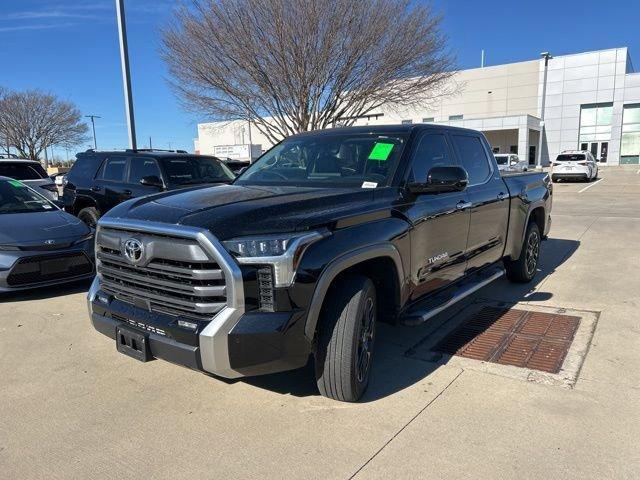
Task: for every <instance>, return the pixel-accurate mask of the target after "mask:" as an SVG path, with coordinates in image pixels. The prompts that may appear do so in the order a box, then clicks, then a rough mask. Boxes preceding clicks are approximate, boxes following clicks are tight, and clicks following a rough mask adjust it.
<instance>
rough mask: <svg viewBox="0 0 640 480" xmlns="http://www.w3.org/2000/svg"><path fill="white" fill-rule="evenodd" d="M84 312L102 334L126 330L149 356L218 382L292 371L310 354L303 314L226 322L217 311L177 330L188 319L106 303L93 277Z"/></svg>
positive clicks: (257, 315)
mask: <svg viewBox="0 0 640 480" xmlns="http://www.w3.org/2000/svg"><path fill="white" fill-rule="evenodd" d="M104 300H107V303H105V302H104ZM88 308H89V313H90V316H91V323H92V324H93V326H94V328H95V329H96V330H97V331H99V332H100V333H102V334H103V335H106V336H107V337H109V338H112V339H114V340H115V338H116V329H117V327H118V326H120V325H127V326H128V327H130V328H133V329H135V330H138V331H140V332H141V333H145V334H146V335H147V336H148V345H149V350H150V354H151V356H152V357H154V358H160V359H163V360H166V361H168V362H171V363H175V364H178V365H182V366H185V367H187V368H190V369H193V370H198V371H202V372H206V373H210V374H213V375H217V376H221V377H226V378H238V377H244V376H254V375H262V374H268V373H275V372H282V371H286V370H293V369H296V368H300V367H303V366H304V365H305V364H306V363H307V361H308V358H309V354H310V353H311V345H310V343H309V342H308V340H307V339H306V337H305V335H304V320H305V317H304V313H303V312H295V311H294V312H249V313H244V314H241V315H239V316H238V317H237V318H235V319H233V318H231V322H229V319H230V318H229V315H231V317H233V312H230V311H229V310H230V309H223V310H222V311H220V312H219V313H218V314H217V315H216V316H215V317H214V319H213V320H211V321H210V322H209V323H205V322H201V323H199V325H198V328H197V329H196V330H195V331H192V330H187V329H185V328H182V327H180V326H178V320H188V321H192V320H190V319H189V318H182V317H177V316H173V315H164V314H161V313H158V312H149V311H146V310H144V309H142V308H139V307H135V306H133V305H131V304H128V303H126V302H122V301H120V300H118V299H114V298H109V296H108V295H107V294H104V293H103V292H101V291H100V282H99V279H98V278H96V279H95V280H94V283H93V285H92V286H91V289H90V290H89V295H88ZM229 325H230V328H229Z"/></svg>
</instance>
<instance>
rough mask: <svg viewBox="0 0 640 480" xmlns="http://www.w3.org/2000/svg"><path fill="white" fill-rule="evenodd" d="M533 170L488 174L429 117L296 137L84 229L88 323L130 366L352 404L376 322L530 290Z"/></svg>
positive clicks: (472, 135) (545, 219) (466, 141)
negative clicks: (88, 260)
mask: <svg viewBox="0 0 640 480" xmlns="http://www.w3.org/2000/svg"><path fill="white" fill-rule="evenodd" d="M551 196H552V189H551V182H550V180H549V176H548V174H546V173H524V174H520V175H513V176H506V177H504V178H503V177H502V176H501V175H500V173H499V171H498V165H497V164H496V161H495V158H494V156H493V154H492V152H491V149H490V146H489V144H488V142H487V140H486V139H485V138H484V136H483V135H482V134H481V133H479V132H476V131H473V130H467V129H461V128H454V127H448V126H442V125H434V124H414V125H395V126H371V125H370V126H367V127H352V128H340V129H331V130H324V131H316V132H307V133H303V134H299V135H295V136H292V137H289V138H287V139H285V140H284V141H283V142H281V143H279V144H278V145H276V146H275V147H273V148H272V149H271V150H270V151H268V152H267V153H265V154H264V155H263V156H262V157H261V158H260V159H258V160H257V161H256V162H255V163H253V164H252V165H251V166H250V167H249V168H248V169H247V170H246V171H245V172H244V173H243V174H242V175H241V176H240V177H238V179H237V180H236V181H235V182H234V184H232V185H225V186H221V187H217V188H206V189H198V190H189V191H182V192H172V193H169V194H160V195H151V196H148V197H146V198H143V199H138V200H135V201H129V202H125V203H123V204H121V205H118V206H117V207H115V208H114V209H113V210H111V211H110V212H109V213H107V214H106V215H105V216H104V217H103V218H102V219H100V221H99V223H98V230H97V237H96V252H97V272H98V276H97V278H96V280H95V281H94V283H93V285H92V286H91V288H90V291H89V295H88V303H89V310H90V317H91V321H92V323H93V326H94V327H95V328H96V329H97V330H98V331H99V332H101V333H103V334H105V335H107V336H108V337H111V338H112V339H114V340H115V342H116V344H117V348H118V350H119V351H120V352H121V353H123V354H126V355H130V356H132V357H134V358H136V359H138V360H142V361H147V360H151V359H152V358H163V359H165V360H169V361H171V362H174V363H178V364H182V365H186V366H188V367H190V368H193V369H196V370H202V371H205V372H208V373H212V374H216V375H219V376H222V377H229V378H235V377H242V376H249V375H259V374H265V373H272V372H279V371H284V370H290V369H294V368H299V367H302V366H304V365H305V364H306V363H307V361H308V359H309V356H310V355H313V356H314V357H315V375H316V381H317V385H318V388H319V390H320V392H321V393H322V394H323V395H325V396H327V397H331V398H334V399H338V400H344V401H356V400H358V399H359V398H360V396H361V395H362V394H363V392H364V391H365V389H366V387H367V384H368V381H369V373H370V367H371V362H372V358H373V347H374V341H375V337H376V320H379V319H380V320H384V321H387V322H391V323H405V324H418V323H422V322H426V321H429V320H430V319H431V318H433V317H434V316H435V315H436V314H438V313H439V312H441V311H443V310H444V309H445V308H447V307H449V306H451V305H452V304H454V303H455V302H457V301H459V300H461V299H462V298H464V297H466V296H468V295H470V294H471V293H473V292H474V291H476V290H478V289H479V288H480V287H482V286H484V285H487V284H488V283H489V282H491V281H493V280H495V279H497V278H499V277H501V276H503V275H504V274H505V273H506V275H507V277H508V278H509V279H510V280H511V281H514V282H529V281H531V280H532V279H533V278H534V276H535V275H536V272H537V268H538V261H539V255H540V244H541V241H542V240H543V239H544V238H546V235H547V233H548V231H549V226H550V222H551V219H550V210H551Z"/></svg>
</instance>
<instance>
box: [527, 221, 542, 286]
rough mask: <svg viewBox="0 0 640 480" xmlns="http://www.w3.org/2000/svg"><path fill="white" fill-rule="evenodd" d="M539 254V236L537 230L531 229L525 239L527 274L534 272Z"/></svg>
mask: <svg viewBox="0 0 640 480" xmlns="http://www.w3.org/2000/svg"><path fill="white" fill-rule="evenodd" d="M539 256H540V236H539V235H538V232H536V231H533V232H531V235H529V238H528V239H527V252H526V258H525V260H526V267H527V275H529V276H532V275H533V274H534V273H535V272H536V268H537V266H538V257H539Z"/></svg>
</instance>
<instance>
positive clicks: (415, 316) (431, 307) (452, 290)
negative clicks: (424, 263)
mask: <svg viewBox="0 0 640 480" xmlns="http://www.w3.org/2000/svg"><path fill="white" fill-rule="evenodd" d="M504 274H505V271H504V269H503V268H502V267H498V266H496V267H491V268H489V269H487V270H483V271H481V272H479V273H476V274H474V275H472V276H471V277H470V278H468V279H465V280H463V281H462V282H461V283H459V284H456V285H453V286H451V287H449V288H447V289H445V290H444V291H442V292H440V293H438V294H437V295H435V296H434V297H430V298H427V299H425V300H424V301H422V302H419V303H417V304H416V305H414V306H412V307H410V308H409V309H408V310H407V311H406V312H404V313H403V314H402V315H401V316H400V323H402V324H403V325H420V324H422V323H424V322H426V321H428V320H430V319H431V318H433V317H435V316H436V315H438V314H439V313H441V312H442V311H444V310H446V309H447V308H449V307H450V306H452V305H454V304H455V303H457V302H459V301H460V300H462V299H463V298H466V297H468V296H469V295H471V294H472V293H474V292H476V291H477V290H480V289H481V288H482V287H484V286H485V285H488V284H490V283H491V282H493V281H494V280H496V279H498V278H500V277H502V276H503V275H504Z"/></svg>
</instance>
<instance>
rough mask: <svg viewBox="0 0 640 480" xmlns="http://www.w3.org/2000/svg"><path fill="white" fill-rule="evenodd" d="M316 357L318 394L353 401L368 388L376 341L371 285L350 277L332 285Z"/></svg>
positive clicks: (372, 287)
mask: <svg viewBox="0 0 640 480" xmlns="http://www.w3.org/2000/svg"><path fill="white" fill-rule="evenodd" d="M321 320H322V323H321V326H320V334H319V340H318V348H317V352H316V356H315V373H316V383H317V385H318V390H320V393H321V394H322V395H323V396H325V397H328V398H332V399H334V400H339V401H342V402H356V401H357V400H358V399H359V398H360V397H361V396H362V394H363V393H364V392H365V390H366V389H367V386H368V384H369V374H370V372H371V362H372V358H373V344H374V340H375V330H376V320H377V303H376V289H375V286H374V285H373V282H372V281H371V280H370V279H369V278H367V277H364V276H362V275H349V276H346V277H344V278H342V279H341V280H339V281H338V282H337V283H336V284H334V285H333V286H332V288H331V289H330V290H329V293H328V294H327V297H326V300H325V308H324V309H323V316H322V318H321Z"/></svg>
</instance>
